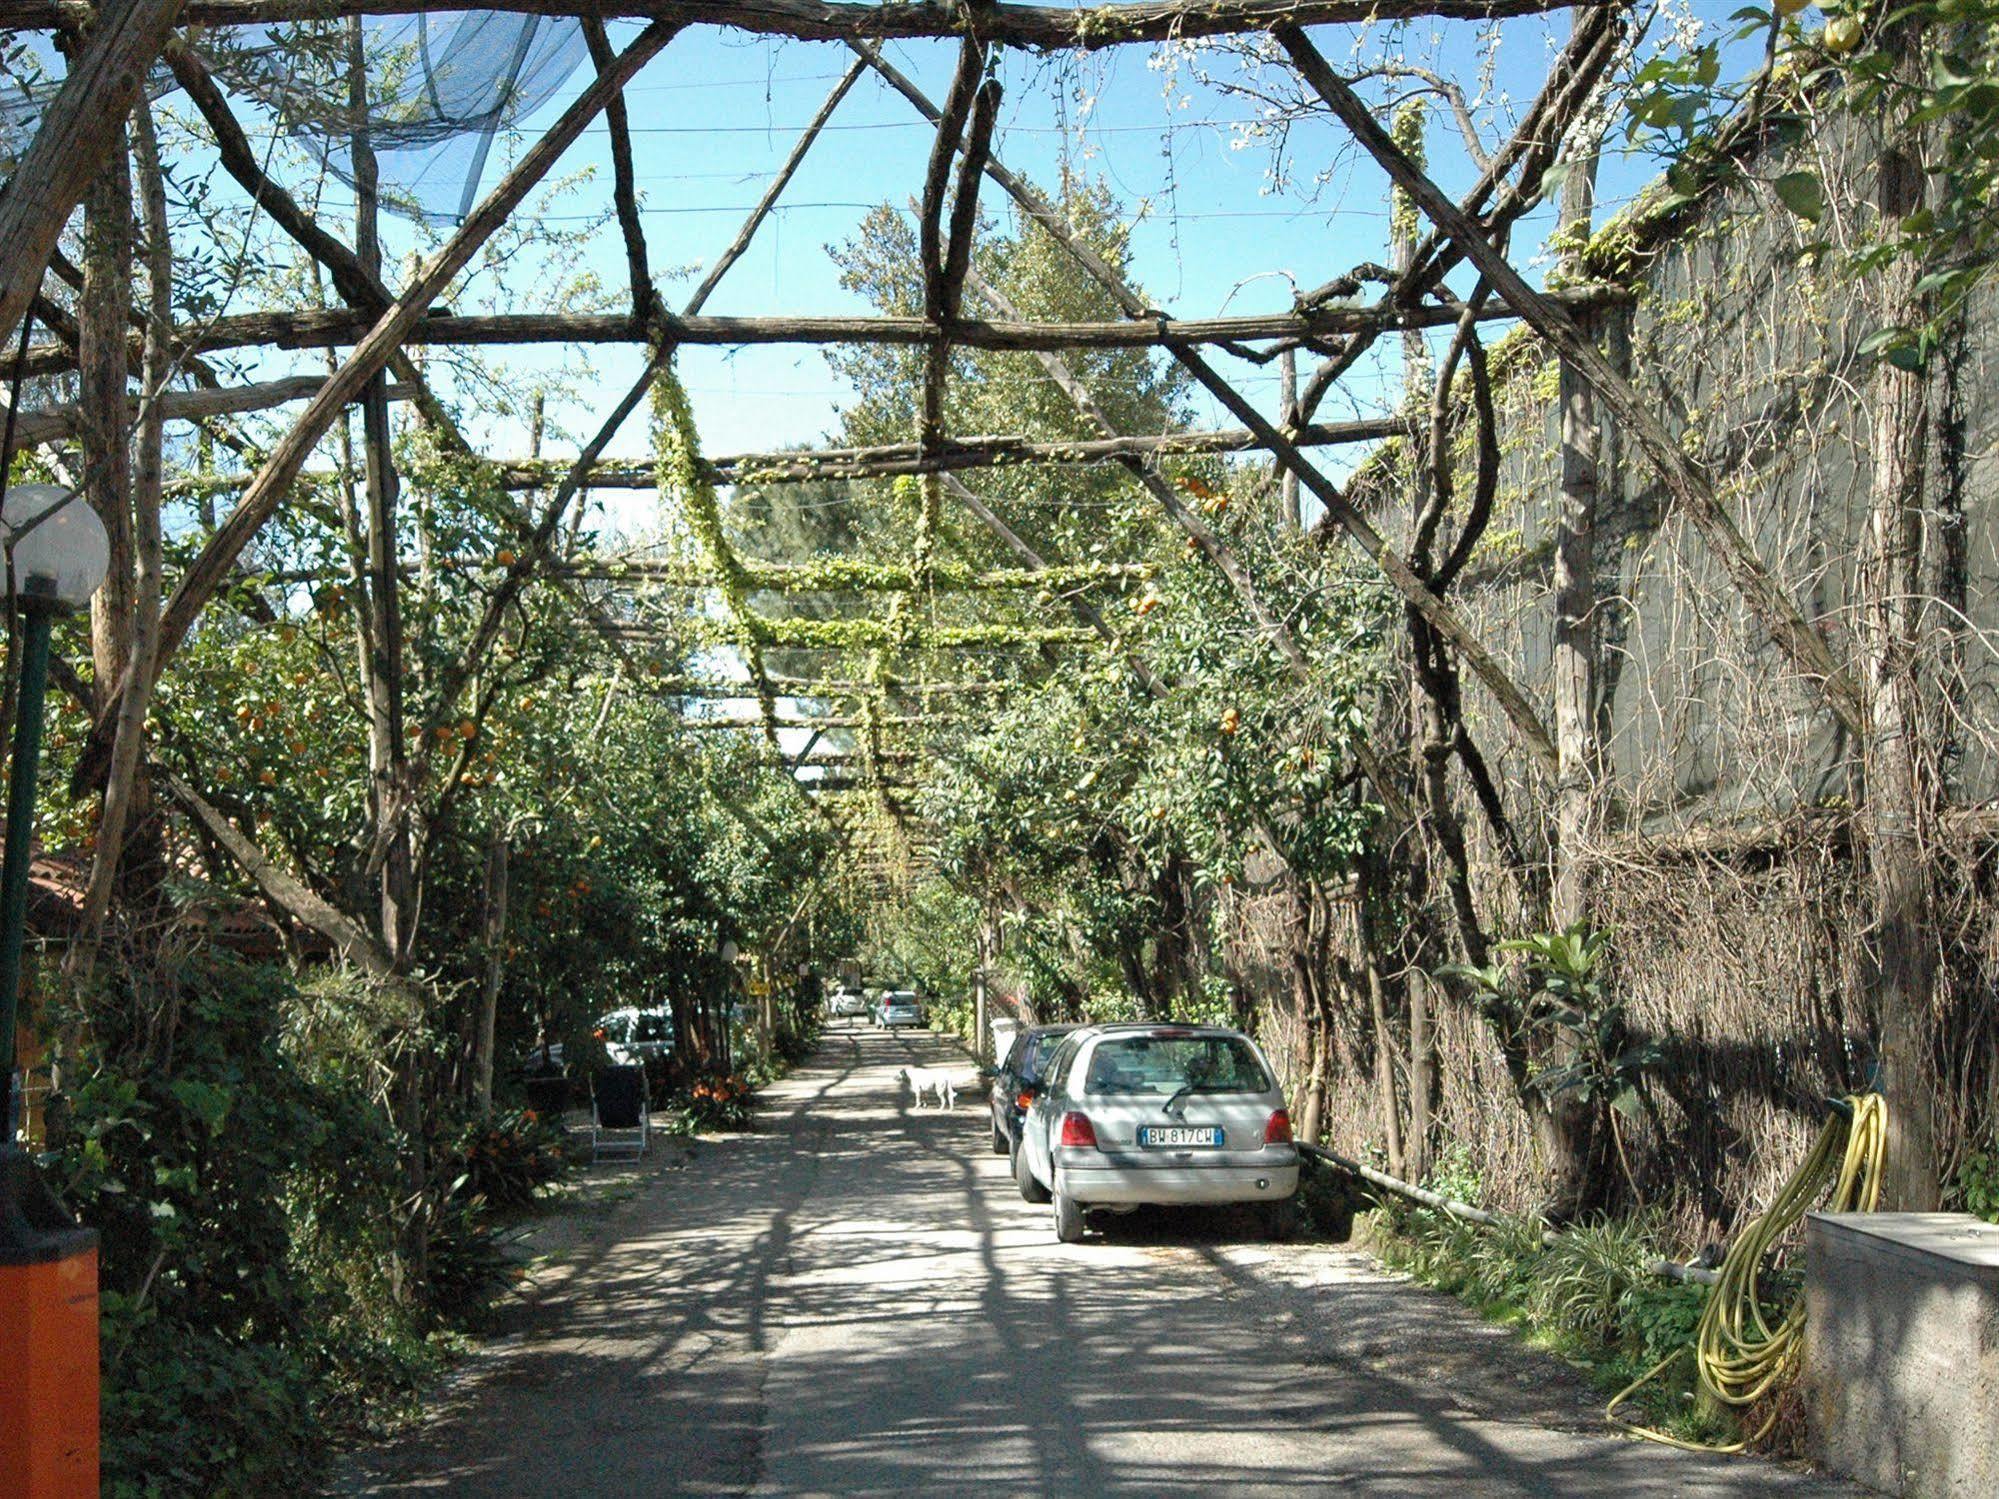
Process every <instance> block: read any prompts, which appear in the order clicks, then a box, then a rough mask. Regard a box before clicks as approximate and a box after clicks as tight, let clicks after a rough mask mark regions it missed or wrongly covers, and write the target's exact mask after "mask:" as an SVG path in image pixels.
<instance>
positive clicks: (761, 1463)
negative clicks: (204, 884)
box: [336, 1030, 1852, 1499]
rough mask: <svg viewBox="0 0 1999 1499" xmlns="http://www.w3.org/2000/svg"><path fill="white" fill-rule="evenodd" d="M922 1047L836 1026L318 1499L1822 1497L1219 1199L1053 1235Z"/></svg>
mask: <svg viewBox="0 0 1999 1499" xmlns="http://www.w3.org/2000/svg"><path fill="white" fill-rule="evenodd" d="M945 1056H946V1048H945V1045H944V1043H943V1042H941V1041H939V1040H937V1039H935V1038H933V1037H929V1036H916V1035H909V1036H893V1037H891V1036H881V1035H877V1034H875V1033H873V1032H869V1031H861V1030H854V1031H848V1030H838V1031H834V1032H832V1033H830V1034H829V1036H828V1039H827V1043H826V1045H825V1046H824V1047H823V1048H822V1050H821V1052H820V1054H819V1056H818V1057H817V1058H816V1059H815V1060H814V1061H813V1062H812V1063H811V1064H810V1065H809V1066H807V1067H805V1068H803V1069H801V1070H800V1071H799V1072H798V1073H797V1074H795V1075H794V1076H793V1077H791V1078H790V1079H788V1080H787V1081H786V1082H785V1083H783V1084H781V1085H779V1086H778V1087H776V1088H774V1089H773V1090H771V1092H770V1094H769V1095H768V1097H767V1099H766V1104H767V1113H766V1116H765V1118H764V1120H763V1122H762V1124H761V1126H760V1128H759V1131H758V1132H757V1133H755V1134H753V1135H746V1136H739V1137H733V1138H730V1139H728V1140H724V1141H710V1142H704V1143H703V1144H702V1145H701V1146H699V1148H698V1150H697V1152H696V1154H695V1155H694V1157H693V1158H692V1159H691V1160H690V1161H689V1162H688V1163H687V1164H685V1165H684V1166H681V1167H679V1168H678V1169H675V1170H671V1171H666V1172H662V1173H660V1174H657V1175H654V1176H652V1177H650V1178H647V1179H646V1181H645V1185H644V1186H643V1188H642V1190H641V1192H640V1194H639V1195H638V1196H637V1197H636V1198H634V1199H633V1200H632V1201H630V1202H628V1203H626V1204H625V1205H624V1207H623V1208H622V1209H621V1210H619V1212H617V1213H616V1214H614V1215H613V1216H612V1217H611V1218H609V1219H608V1220H606V1223H605V1225H604V1228H603V1232H602V1234H601V1235H600V1237H599V1241H598V1242H596V1243H595V1244H593V1245H589V1246H586V1247H585V1249H584V1251H583V1252H582V1253H581V1255H580V1256H578V1257H577V1258H575V1259H574V1260H573V1262H572V1265H571V1268H570V1269H569V1270H568V1271H567V1272H566V1275H565V1276H564V1277H563V1278H561V1279H559V1280H558V1281H557V1282H556V1283H555V1284H554V1285H553V1286H552V1287H551V1288H550V1289H549V1290H548V1291H547V1292H546V1293H545V1294H544V1295H543V1296H542V1297H541V1298H540V1299H539V1301H538V1302H537V1303H536V1304H535V1306H534V1307H533V1308H532V1310H531V1311H530V1312H529V1313H528V1314H527V1316H526V1320H525V1325H524V1326H523V1327H522V1328H521V1329H520V1330H519V1331H518V1332H517V1333H515V1334H514V1336H512V1337H511V1338H509V1339H508V1340H506V1341H504V1342H503V1343H501V1344H500V1345H498V1346H496V1347H494V1348H493V1349H492V1350H490V1351H489V1352H487V1353H485V1354H482V1355H481V1356H479V1357H477V1358H475V1359H474V1360H472V1361H471V1362H470V1364H469V1365H468V1366H467V1368H466V1370H465V1372H464V1374H463V1375H462V1376H461V1377H460V1378H459V1379H458V1380H457V1381H455V1382H454V1384H453V1385H452V1386H451V1387H450V1388H449V1389H448V1390H447V1391H446V1392H445V1393H444V1395H443V1397H442V1399H441V1401H440V1403H439V1406H438V1409H437V1411H436V1413H435V1415H434V1417H433V1419H431V1420H430V1421H429V1422H427V1423H426V1425H425V1426H424V1427H423V1429H422V1430H420V1431H419V1432H417V1433H415V1434H413V1435H412V1436H411V1437H409V1438H407V1439H405V1440H404V1441H402V1442H399V1443H397V1444H395V1445H393V1446H390V1447H386V1448H383V1449H381V1450H378V1451H375V1452H371V1453H366V1454H362V1455H360V1456H359V1458H358V1459H357V1460H356V1462H355V1463H353V1464H351V1465H350V1467H349V1469H348V1471H347V1472H346V1473H345V1475H344V1477H343V1479H342V1481H341V1482H340V1483H339V1484H337V1485H336V1489H337V1491H339V1492H343V1493H363V1494H391V1493H396V1494H401V1493H443V1494H454V1495H459V1494H462V1495H495V1496H501V1495H504V1496H507V1499H515V1496H522V1495H544V1494H547V1495H616V1496H638V1495H696V1494H698V1495H723V1494H759V1495H765V1494H768V1495H787V1496H789V1495H868V1494H938V1493H943V1492H947V1491H962V1492H968V1493H979V1494H988V1495H1046V1496H1064V1499H1067V1496H1083V1499H1087V1496H1094V1495H1113V1494H1129V1495H1143V1496H1163V1495H1213V1496H1222V1495H1229V1496H1234V1495H1254V1494H1320V1493H1328V1494H1330V1493H1338V1494H1343V1495H1383V1496H1388V1495H1394V1496H1397V1499H1426V1496H1450V1499H1482V1496H1487V1495H1492V1496H1498V1495H1521V1496H1530V1495H1531V1496H1536V1499H1566V1496H1577V1499H1582V1496H1589V1499H1599V1496H1639V1499H1652V1496H1659V1499H1664V1496H1668V1495H1684V1496H1699V1499H1724V1496H1725V1499H1737V1496H1744V1499H1746V1496H1750V1495H1808V1494H1809V1495H1814V1496H1817V1495H1834V1494H1839V1495H1845V1494H1848V1493H1851V1492H1852V1491H1850V1490H1848V1489H1846V1488H1844V1487H1843V1486H1837V1485H1833V1484H1830V1483H1827V1482H1825V1481H1823V1480H1816V1479H1811V1478H1806V1477H1803V1476H1800V1475H1798V1474H1794V1473H1789V1472H1786V1471H1783V1470H1780V1469H1777V1468H1773V1467H1770V1466H1768V1465H1765V1464H1759V1463H1755V1462H1747V1461H1733V1462H1732V1461H1727V1460H1722V1459H1709V1458H1703V1457H1695V1456H1691V1455H1687V1454H1681V1453H1674V1452H1669V1451H1666V1450H1664V1449H1660V1448H1654V1447H1648V1446H1643V1445H1640V1444H1635V1443H1630V1442H1625V1441H1621V1440H1617V1439H1614V1438H1611V1437H1608V1436H1605V1435H1602V1434H1600V1432H1599V1431H1596V1430H1591V1429H1590V1428H1589V1427H1588V1425H1587V1419H1588V1418H1587V1405H1586V1403H1585V1402H1584V1400H1583V1399H1582V1397H1581V1394H1580V1392H1579V1391H1578V1390H1577V1389H1576V1387H1575V1386H1574V1385H1573V1382H1572V1381H1569V1380H1567V1379H1566V1378H1565V1377H1564V1376H1563V1374H1562V1373H1561V1371H1559V1369H1557V1368H1556V1367H1555V1366H1552V1365H1550V1364H1547V1363H1546V1362H1544V1361H1542V1360H1539V1359H1538V1358H1536V1357H1535V1356H1533V1355H1531V1354H1528V1353H1526V1352H1524V1351H1523V1350H1520V1349H1519V1348H1518V1347H1517V1345H1515V1344H1513V1343H1511V1342H1510V1341H1509V1340H1508V1339H1507V1338H1506V1337H1505V1335H1504V1334H1501V1333H1498V1332H1496V1331H1495V1330H1493V1329H1491V1328H1489V1327H1486V1326H1485V1325H1483V1324H1481V1323H1479V1322H1478V1321H1477V1320H1476V1319H1475V1318H1472V1317H1470V1316H1469V1314H1467V1313H1465V1312H1464V1311H1463V1310H1462V1309H1461V1308H1459V1307H1457V1306H1456V1305H1455V1304H1454V1303H1450V1302H1448V1301H1446V1300H1444V1299H1443V1298H1440V1297H1436V1296H1432V1295H1430V1294H1428V1293H1425V1292H1422V1291H1420V1290H1416V1289H1413V1288H1410V1287H1408V1286H1405V1285H1402V1284H1400V1283H1398V1282H1395V1281H1393V1280H1392V1279H1390V1278H1388V1277H1385V1276H1382V1275H1380V1274H1378V1273H1376V1272H1375V1271H1373V1270H1372V1269H1371V1268H1370V1267H1369V1265H1368V1264H1367V1262H1366V1261H1365V1260H1364V1259H1363V1258H1362V1257H1360V1256H1357V1255H1353V1254H1349V1253H1346V1252H1345V1251H1341V1250H1337V1249H1333V1248H1330V1247H1321V1246H1301V1247H1284V1248H1277V1249H1272V1248H1266V1247H1264V1246H1261V1245H1259V1244H1257V1243H1255V1242H1254V1236H1253V1234H1252V1233H1251V1232H1250V1228H1249V1225H1247V1224H1246V1223H1240V1222H1237V1221H1235V1220H1233V1219H1232V1218H1230V1217H1229V1216H1227V1215H1215V1216H1213V1217H1209V1218H1205V1219H1202V1220H1199V1221H1192V1222H1190V1221H1187V1220H1185V1219H1171V1218H1167V1217H1164V1216H1158V1217H1154V1218H1151V1219H1145V1218H1140V1219H1134V1220H1128V1221H1125V1222H1123V1223H1121V1224H1119V1225H1118V1226H1117V1227H1116V1228H1114V1230H1113V1231H1112V1233H1111V1234H1110V1236H1109V1237H1108V1238H1105V1237H1101V1236H1093V1237H1092V1239H1090V1240H1089V1241H1087V1242H1085V1243H1084V1244H1081V1245H1077V1246H1068V1247H1065V1246H1062V1245H1058V1244H1056V1243H1055V1242H1054V1236H1053V1232H1052V1230H1051V1227H1050V1224H1049V1222H1048V1217H1047V1209H1045V1208H1029V1207H1027V1206H1026V1205H1024V1204H1023V1203H1022V1202H1021V1201H1020V1199H1019V1197H1018V1195H1017V1194H1016V1192H1015V1191H1014V1187H1013V1183H1012V1181H1011V1179H1010V1177H1009V1176H1008V1175H1007V1173H1006V1163H1005V1161H1004V1159H1003V1158H1000V1157H996V1156H994V1155H992V1154H990V1152H989V1150H988V1147H987V1135H986V1127H985V1122H984V1113H983V1105H982V1103H980V1102H979V1101H977V1100H971V1101H964V1100H961V1102H960V1106H959V1108H958V1110H957V1112H956V1113H955V1114H951V1115H946V1114H943V1113H941V1112H938V1111H935V1110H934V1109H928V1110H924V1111H921V1112H918V1111H913V1110H912V1109H911V1107H910V1105H909V1102H908V1098H907V1094H906V1092H905V1091H902V1090H899V1089H898V1087H897V1084H896V1078H895V1070H896V1069H897V1068H898V1067H900V1066H901V1065H903V1064H904V1063H905V1062H908V1061H916V1062H925V1061H938V1060H942V1059H943V1058H944V1057H945Z"/></svg>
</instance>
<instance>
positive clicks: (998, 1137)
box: [993, 1119, 1013, 1155]
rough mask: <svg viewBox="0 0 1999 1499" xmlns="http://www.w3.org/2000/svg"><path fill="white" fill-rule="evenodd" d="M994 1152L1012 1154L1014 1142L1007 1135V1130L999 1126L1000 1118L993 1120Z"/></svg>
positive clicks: (995, 1153) (996, 1153)
mask: <svg viewBox="0 0 1999 1499" xmlns="http://www.w3.org/2000/svg"><path fill="white" fill-rule="evenodd" d="M993 1154H994V1155H1012V1154H1013V1142H1012V1141H1011V1140H1009V1139H1007V1137H1006V1131H1005V1130H1003V1129H1001V1128H1000V1127H999V1120H997V1119H995V1120H994V1121H993Z"/></svg>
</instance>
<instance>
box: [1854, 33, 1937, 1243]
mask: <svg viewBox="0 0 1999 1499" xmlns="http://www.w3.org/2000/svg"><path fill="white" fill-rule="evenodd" d="M1890 48H1892V49H1896V50H1899V52H1900V54H1901V55H1900V57H1899V59H1898V61H1897V64H1896V66H1897V68H1898V70H1899V71H1901V72H1903V73H1905V74H1913V73H1915V72H1916V71H1917V70H1918V69H1919V68H1920V67H1921V61H1920V50H1921V49H1920V45H1919V41H1918V37H1917V34H1916V32H1915V29H1914V28H1913V27H1912V26H1910V25H1908V24H1906V23H1904V24H1903V25H1901V26H1898V27H1897V28H1896V29H1895V31H1894V33H1892V34H1891V36H1890V37H1889V38H1885V39H1884V50H1886V49H1890ZM1881 128H1882V139H1883V145H1882V149H1881V152H1880V155H1879V157H1878V159H1877V163H1876V182H1875V200H1876V204H1877V207H1878V208H1879V210H1880V214H1881V232H1882V233H1883V234H1885V235H1889V236H1891V237H1892V236H1893V235H1895V234H1896V233H1898V232H1899V231H1900V226H1901V224H1902V222H1903V221H1904V220H1905V219H1907V218H1908V216H1909V215H1910V214H1913V213H1914V212H1916V211H1917V210H1918V209H1919V208H1920V207H1921V206H1922V202H1923V165H1922V155H1921V153H1922V132H1921V130H1920V128H1919V127H1918V126H1916V125H1914V124H1913V123H1912V122H1911V121H1909V120H1907V119H1890V120H1886V121H1883V122H1882V126H1881ZM1920 270H1921V267H1920V264H1919V262H1918V259H1917V257H1916V256H1915V255H1913V254H1911V253H1906V252H1905V253H1903V254H1900V255H1897V256H1896V257H1895V258H1894V259H1893V260H1892V261H1890V262H1889V264H1888V265H1887V266H1886V267H1885V268H1884V269H1883V270H1882V272H1881V273H1880V274H1881V282H1880V286H1881V315H1880V324H1881V326H1883V327H1894V326H1902V327H1917V326H1920V325H1921V324H1922V322H1923V321H1924V316H1925V308H1924V306H1923V298H1922V296H1921V295H1920V294H1919V293H1918V292H1917V290H1916V281H1917V277H1918V275H1919V273H1920ZM1926 394H1927V392H1926V387H1925V380H1924V377H1923V375H1922V374H1921V373H1920V372H1919V371H1914V370H1905V369H1901V368H1898V367H1897V366H1896V365H1895V364H1893V363H1892V362H1891V361H1889V360H1886V359H1884V360H1882V361H1881V363H1880V366H1879V368H1878V369H1877V371H1876V373H1875V380H1874V398H1875V406H1874V443H1873V465H1874V466H1873V484H1872V512H1871V514H1870V516H1869V521H1868V531H1867V542H1866V552H1865V556H1864V558H1863V564H1862V567H1861V571H1860V597H1861V619H1862V639H1863V641H1864V648H1865V656H1866V687H1867V708H1868V715H1869V722H1868V734H1867V740H1866V759H1865V768H1866V798H1867V799H1866V807H1865V814H1864V816H1865V823H1866V831H1867V852H1868V872H1869V875H1870V877H1871V880H1872V883H1873V897H1874V932H1873V942H1872V957H1873V965H1874V975H1873V978H1874V982H1873V985H1872V988H1873V998H1874V1006H1875V1016H1876V1026H1877V1032H1878V1034H1877V1044H1878V1047H1879V1057H1880V1063H1881V1088H1882V1092H1883V1093H1884V1094H1885V1095H1886V1097H1887V1099H1888V1107H1889V1121H1890V1123H1889V1131H1888V1156H1887V1165H1886V1169H1885V1172H1884V1193H1883V1199H1882V1205H1883V1206H1884V1207H1886V1208H1889V1209H1897V1210H1902V1211H1912V1212H1913V1211H1928V1210H1933V1209H1934V1208H1936V1206H1937V1205H1938V1176H1939V1168H1938V1163H1937V1152H1936V1125H1935V1116H1934V1113H1933V1109H1934V1102H1933V1098H1934V1093H1935V1084H1936V1068H1935V1065H1934V1062H1935V1055H1934V1049H1935V1033H1934V1030H1933V1027H1932V1006H1933V1004H1934V1000H1935V995H1936V970H1937V949H1936V935H1935V928H1934V924H1933V922H1932V921H1931V919H1930V916H1931V911H1930V907H1931V891H1930V880H1929V861H1928V857H1927V853H1926V849H1925V838H1924V830H1925V828H1926V827H1927V826H1928V825H1929V823H1930V822H1931V820H1932V814H1933V812H1934V806H1933V797H1934V793H1935V769H1936V767H1935V763H1934V754H1933V749H1934V747H1933V745H1932V744H1931V743H1930V737H1929V735H1928V734H1926V732H1925V731H1926V729H1927V728H1928V727H1929V725H1930V719H1931V717H1932V715H1931V714H1930V713H1929V712H1928V711H1927V710H1926V708H1925V705H1924V701H1923V691H1922V681H1923V672H1924V662H1923V660H1922V650H1923V640H1922V634H1923V628H1924V625H1923V617H1922V616H1923V610H1922V603H1921V596H1922V595H1921V590H1922V586H1923V583H1924V573H1925V568H1924V534H1923V528H1924V522H1923V497H1924V483H1923V480H1924V454H1925V447H1926V441H1927V420H1926V418H1927V400H1926Z"/></svg>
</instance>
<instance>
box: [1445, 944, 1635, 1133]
mask: <svg viewBox="0 0 1999 1499" xmlns="http://www.w3.org/2000/svg"><path fill="white" fill-rule="evenodd" d="M1499 949H1500V951H1502V952H1505V953H1510V954H1515V955H1517V956H1519V957H1520V958H1522V959H1524V962H1522V963H1521V964H1520V965H1519V969H1518V971H1517V972H1515V971H1511V970H1509V969H1507V968H1505V967H1502V966H1500V965H1497V964H1488V965H1487V966H1485V967H1483V968H1479V967H1473V966H1471V965H1468V964H1463V963H1454V964H1449V965H1446V966H1445V967H1443V968H1441V969H1439V970H1438V976H1439V977H1442V978H1454V979H1457V980H1459V981H1461V982H1462V983H1464V984H1466V985H1467V986H1469V987H1470V988H1472V989H1473V990H1474V991H1475V992H1477V993H1478V994H1479V995H1480V996H1481V997H1482V1000H1483V1002H1484V1005H1485V1008H1486V1013H1487V1014H1488V1015H1489V1016H1490V1017H1491V1018H1492V1020H1493V1023H1494V1024H1495V1025H1497V1026H1499V1027H1500V1028H1501V1029H1502V1030H1503V1031H1506V1032H1509V1033H1524V1034H1527V1035H1530V1036H1533V1037H1536V1038H1538V1039H1550V1038H1555V1037H1563V1038H1566V1039H1567V1040H1568V1041H1569V1042H1570V1043H1571V1044H1570V1045H1569V1046H1568V1047H1566V1048H1564V1050H1565V1052H1566V1054H1567V1055H1569V1056H1572V1057H1573V1058H1574V1060H1572V1061H1569V1062H1566V1063H1564V1064H1563V1065H1561V1066H1558V1067H1549V1068H1544V1069H1543V1070H1541V1071H1539V1072H1537V1073H1536V1075H1535V1079H1534V1081H1535V1085H1536V1086H1537V1087H1539V1088H1540V1089H1541V1090H1542V1091H1543V1092H1545V1093H1547V1094H1549V1095H1550V1096H1554V1095H1556V1094H1561V1093H1571V1092H1573V1093H1578V1094H1580V1095H1581V1096H1582V1097H1583V1098H1584V1099H1585V1100H1587V1101H1589V1102H1590V1103H1593V1104H1604V1105H1607V1106H1609V1107H1610V1108H1613V1109H1616V1110H1618V1111H1619V1112H1631V1111H1633V1110H1635V1109H1636V1108H1638V1106H1639V1104H1640V1101H1641V1095H1640V1091H1639V1090H1640V1089H1641V1088H1642V1087H1643V1085H1644V1079H1645V1075H1646V1073H1647V1072H1648V1071H1649V1070H1650V1069H1651V1068H1653V1067H1656V1066H1657V1065H1658V1063H1659V1061H1660V1059H1661V1052H1660V1050H1659V1048H1658V1046H1657V1045H1655V1044H1653V1043H1652V1042H1649V1041H1633V1040H1632V1039H1631V1037H1630V1027H1629V1024H1628V1021H1627V1019H1626V1015H1625V1006H1624V1004H1623V1002H1622V1001H1621V1000H1618V999H1615V998H1613V997H1612V996H1611V994H1610V991H1609V987H1608V985H1607V983H1606V975H1605V966H1606V965H1605V959H1606V957H1607V955H1608V953H1609V949H1610V934H1609V933H1608V932H1604V931H1597V930H1593V929H1592V928H1591V927H1590V926H1589V925H1588V924H1587V923H1583V922H1578V923H1577V924H1576V925H1574V926H1572V927H1570V928H1569V929H1568V930H1567V931H1564V932H1542V933H1537V934H1535V935H1533V936H1529V937H1522V938H1517V939H1513V940H1510V941H1506V942H1502V943H1500V944H1499Z"/></svg>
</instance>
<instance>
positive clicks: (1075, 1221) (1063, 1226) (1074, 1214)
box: [1053, 1192, 1083, 1244]
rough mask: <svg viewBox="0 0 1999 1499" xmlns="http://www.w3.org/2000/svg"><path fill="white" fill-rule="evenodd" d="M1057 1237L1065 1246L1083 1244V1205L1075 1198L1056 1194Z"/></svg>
mask: <svg viewBox="0 0 1999 1499" xmlns="http://www.w3.org/2000/svg"><path fill="white" fill-rule="evenodd" d="M1053 1200H1054V1203H1055V1237H1056V1239H1057V1240H1058V1241H1059V1242H1060V1243H1063V1244H1080V1243H1082V1242H1083V1205H1082V1204H1081V1203H1079V1202H1078V1201H1076V1199H1075V1198H1073V1197H1064V1196H1063V1195H1062V1194H1061V1193H1060V1192H1057V1193H1055V1194H1054V1199H1053Z"/></svg>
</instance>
